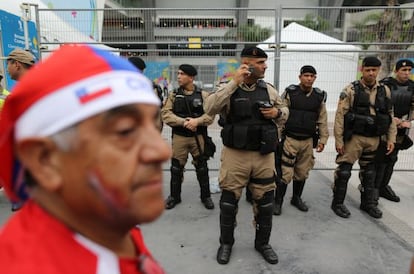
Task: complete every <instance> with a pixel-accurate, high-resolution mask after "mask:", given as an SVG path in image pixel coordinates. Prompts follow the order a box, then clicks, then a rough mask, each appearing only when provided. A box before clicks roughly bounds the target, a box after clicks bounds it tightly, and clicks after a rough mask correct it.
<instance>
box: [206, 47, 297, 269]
mask: <svg viewBox="0 0 414 274" xmlns="http://www.w3.org/2000/svg"><path fill="white" fill-rule="evenodd" d="M266 60H267V55H266V53H265V52H264V51H263V50H262V49H260V48H257V47H246V48H244V49H243V51H242V53H241V63H242V64H241V65H240V67H239V68H238V69H237V71H236V72H235V74H234V76H233V80H231V81H230V82H228V83H227V84H225V85H223V86H221V87H219V88H218V90H217V91H216V92H215V93H213V94H211V95H210V96H209V97H207V99H206V106H205V110H206V112H207V113H208V114H209V115H211V116H213V115H215V114H218V113H220V115H221V116H222V118H223V119H222V122H223V123H222V125H223V129H222V131H221V137H222V141H223V144H224V147H223V150H222V155H221V159H222V161H221V167H220V175H219V184H220V188H221V189H222V193H221V198H220V247H219V249H218V251H217V262H218V263H220V264H227V263H228V262H229V260H230V255H231V250H232V246H233V244H234V228H235V221H236V214H237V210H238V202H239V199H240V196H241V194H242V190H243V188H244V187H246V186H248V187H249V188H250V190H251V192H252V197H253V210H254V216H255V217H254V220H255V224H256V237H255V249H256V250H257V251H258V252H259V253H260V254H261V255H262V256H263V258H264V259H265V260H266V261H267V262H269V263H271V264H276V263H277V262H278V257H277V255H276V253H275V252H274V250H273V248H272V247H271V245H270V244H269V238H270V234H271V231H272V211H273V210H272V209H273V197H274V189H275V160H274V151H275V144H276V142H277V127H276V124H275V122H276V121H277V122H280V121H283V120H284V121H285V120H286V119H287V116H288V112H289V110H288V109H287V107H286V106H285V105H284V104H283V102H282V100H281V98H280V97H279V95H278V94H277V91H276V89H275V88H274V87H273V86H272V85H270V84H267V83H266V82H264V81H263V80H260V79H261V78H263V77H264V72H265V70H266V68H267V65H266Z"/></svg>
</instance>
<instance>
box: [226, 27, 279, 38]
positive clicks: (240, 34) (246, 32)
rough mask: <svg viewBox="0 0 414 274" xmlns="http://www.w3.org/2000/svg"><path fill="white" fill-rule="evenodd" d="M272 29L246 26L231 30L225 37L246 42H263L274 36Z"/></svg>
mask: <svg viewBox="0 0 414 274" xmlns="http://www.w3.org/2000/svg"><path fill="white" fill-rule="evenodd" d="M272 33H273V32H272V29H271V28H264V27H261V26H260V25H251V24H244V25H241V26H239V27H237V28H236V29H233V30H229V31H228V32H227V33H226V34H225V35H224V37H225V38H226V39H235V40H237V41H244V42H261V41H263V40H266V39H267V38H269V37H270V36H271V35H272Z"/></svg>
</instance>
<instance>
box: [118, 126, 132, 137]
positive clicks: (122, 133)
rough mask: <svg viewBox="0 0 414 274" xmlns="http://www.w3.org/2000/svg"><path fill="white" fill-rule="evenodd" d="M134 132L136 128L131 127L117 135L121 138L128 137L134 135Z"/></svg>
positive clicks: (119, 131)
mask: <svg viewBox="0 0 414 274" xmlns="http://www.w3.org/2000/svg"><path fill="white" fill-rule="evenodd" d="M134 131H135V128H133V127H131V128H125V129H121V130H118V131H117V132H116V133H117V134H118V135H120V136H128V135H130V134H132V133H133V132H134Z"/></svg>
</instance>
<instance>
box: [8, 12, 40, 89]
mask: <svg viewBox="0 0 414 274" xmlns="http://www.w3.org/2000/svg"><path fill="white" fill-rule="evenodd" d="M28 30H29V49H30V51H31V52H32V54H33V55H34V56H35V57H36V58H37V59H39V44H38V39H37V31H36V25H35V23H34V22H31V21H29V22H28ZM0 33H1V41H2V44H1V47H2V53H3V56H7V55H9V53H10V52H11V51H12V50H14V49H15V48H22V49H24V48H25V40H24V27H23V21H22V20H21V18H20V17H19V16H16V15H14V14H11V13H8V12H5V11H2V10H0ZM3 74H4V78H5V83H6V85H5V88H6V89H8V90H11V89H12V88H13V86H14V84H15V81H14V80H12V79H11V78H10V76H9V74H8V73H7V60H3Z"/></svg>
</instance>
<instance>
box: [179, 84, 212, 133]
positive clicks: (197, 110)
mask: <svg viewBox="0 0 414 274" xmlns="http://www.w3.org/2000/svg"><path fill="white" fill-rule="evenodd" d="M194 87H195V89H194V92H193V93H192V94H190V95H186V94H185V93H184V90H183V89H182V88H179V89H178V90H176V91H174V93H175V99H174V104H173V112H174V114H175V115H177V116H178V117H181V118H187V117H192V118H197V117H200V116H202V115H203V114H204V109H203V97H202V95H201V90H200V89H199V88H198V87H197V86H194ZM172 131H173V133H174V134H178V135H181V136H194V132H192V131H191V130H189V129H186V128H184V127H181V126H179V127H173V128H172ZM204 132H207V127H206V126H199V127H197V134H201V133H204Z"/></svg>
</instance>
